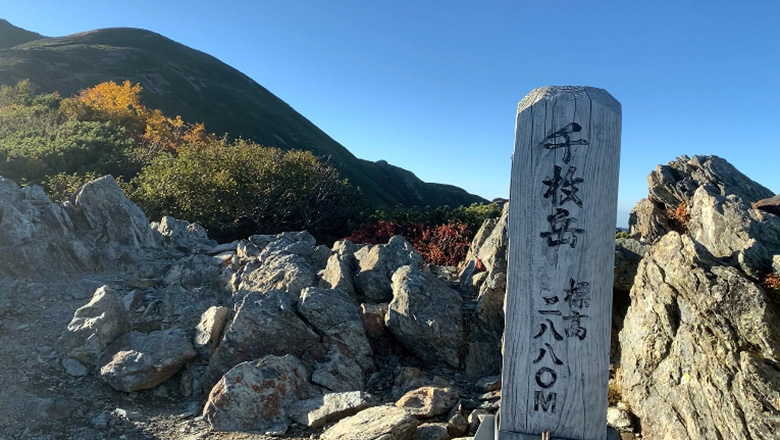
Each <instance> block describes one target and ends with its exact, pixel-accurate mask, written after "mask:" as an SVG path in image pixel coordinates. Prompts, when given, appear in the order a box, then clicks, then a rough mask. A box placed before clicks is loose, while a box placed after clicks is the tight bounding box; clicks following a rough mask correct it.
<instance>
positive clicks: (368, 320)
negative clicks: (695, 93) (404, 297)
mask: <svg viewBox="0 0 780 440" xmlns="http://www.w3.org/2000/svg"><path fill="white" fill-rule="evenodd" d="M389 305H390V303H379V304H369V303H363V304H361V305H360V317H361V320H362V321H363V328H364V329H365V331H366V336H368V337H369V338H372V339H384V338H385V337H386V336H387V335H388V331H389V330H388V328H387V326H386V325H385V315H386V314H387V308H388V306H389Z"/></svg>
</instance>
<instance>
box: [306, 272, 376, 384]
mask: <svg viewBox="0 0 780 440" xmlns="http://www.w3.org/2000/svg"><path fill="white" fill-rule="evenodd" d="M298 311H299V312H300V314H301V315H302V316H303V317H304V318H305V319H306V322H308V323H309V325H311V326H312V327H313V328H314V330H316V331H317V332H318V333H319V334H321V335H323V336H328V338H327V339H326V340H327V342H329V343H330V344H328V345H330V346H331V347H332V346H333V345H337V346H338V349H339V351H340V352H341V353H343V354H344V355H345V356H347V357H349V358H351V359H353V360H354V361H355V362H357V364H358V365H360V367H361V369H363V371H366V372H369V371H372V370H373V369H374V361H373V359H372V358H373V354H374V353H373V350H372V349H371V344H370V343H369V342H368V338H367V337H366V332H365V330H364V329H363V322H362V320H361V314H360V308H359V307H358V305H357V304H356V303H355V302H354V301H353V300H352V298H351V297H349V296H348V293H347V292H345V291H343V290H338V289H319V288H315V287H309V288H306V289H304V290H303V291H302V292H301V301H300V304H299V305H298Z"/></svg>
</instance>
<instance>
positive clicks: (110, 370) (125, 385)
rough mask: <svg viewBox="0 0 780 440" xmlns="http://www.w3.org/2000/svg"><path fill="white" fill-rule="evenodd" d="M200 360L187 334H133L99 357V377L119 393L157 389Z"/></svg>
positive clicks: (178, 332) (165, 332) (114, 344)
mask: <svg viewBox="0 0 780 440" xmlns="http://www.w3.org/2000/svg"><path fill="white" fill-rule="evenodd" d="M195 356H197V352H195V349H194V348H193V347H192V343H191V342H190V338H189V336H188V335H187V332H185V331H184V330H179V329H171V330H165V331H155V332H151V333H141V332H137V331H131V332H129V333H127V334H125V335H124V336H121V337H120V338H119V339H117V340H116V341H114V342H113V343H112V344H111V345H109V346H108V348H106V350H105V351H104V352H103V353H102V354H101V355H100V359H99V361H98V364H99V367H100V369H99V377H100V379H102V380H103V381H104V382H106V383H107V384H109V385H111V386H112V387H113V388H115V389H117V390H120V391H126V392H128V393H129V392H131V391H137V390H143V389H148V388H154V387H156V386H157V385H159V384H161V383H163V382H164V381H166V380H168V379H169V378H170V377H171V376H173V375H174V374H175V373H176V372H177V371H179V370H180V369H181V367H182V366H184V364H185V363H187V362H189V361H191V360H192V359H194V358H195Z"/></svg>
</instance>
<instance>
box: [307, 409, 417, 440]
mask: <svg viewBox="0 0 780 440" xmlns="http://www.w3.org/2000/svg"><path fill="white" fill-rule="evenodd" d="M419 424H420V422H418V421H417V419H416V418H414V417H412V416H411V415H410V414H409V413H408V412H406V411H404V410H403V409H401V408H396V407H394V406H375V407H373V408H368V409H364V410H363V411H360V412H359V413H357V414H355V415H354V416H352V417H347V418H346V419H343V420H342V421H340V422H338V423H336V424H335V425H333V426H332V427H330V428H329V429H328V430H327V431H325V432H324V433H322V436H321V437H320V438H321V439H322V440H411V439H412V437H414V432H415V430H416V429H417V425H419Z"/></svg>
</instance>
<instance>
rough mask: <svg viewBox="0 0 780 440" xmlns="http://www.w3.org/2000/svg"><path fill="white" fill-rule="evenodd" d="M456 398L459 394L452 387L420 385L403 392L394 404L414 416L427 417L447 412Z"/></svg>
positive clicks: (453, 404) (455, 402) (455, 401)
mask: <svg viewBox="0 0 780 440" xmlns="http://www.w3.org/2000/svg"><path fill="white" fill-rule="evenodd" d="M458 399H460V395H459V394H458V392H457V391H456V390H455V389H454V388H442V387H422V388H417V389H416V390H412V391H409V392H408V393H406V394H404V395H403V396H402V397H401V398H400V399H398V401H397V402H395V406H397V407H398V408H403V409H405V410H406V411H407V412H408V413H409V414H411V415H413V416H415V417H418V418H421V419H427V418H431V417H436V416H440V415H443V414H447V413H448V412H449V411H450V410H451V409H452V408H453V407H454V406H455V404H457V403H458ZM445 431H446V429H445Z"/></svg>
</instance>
